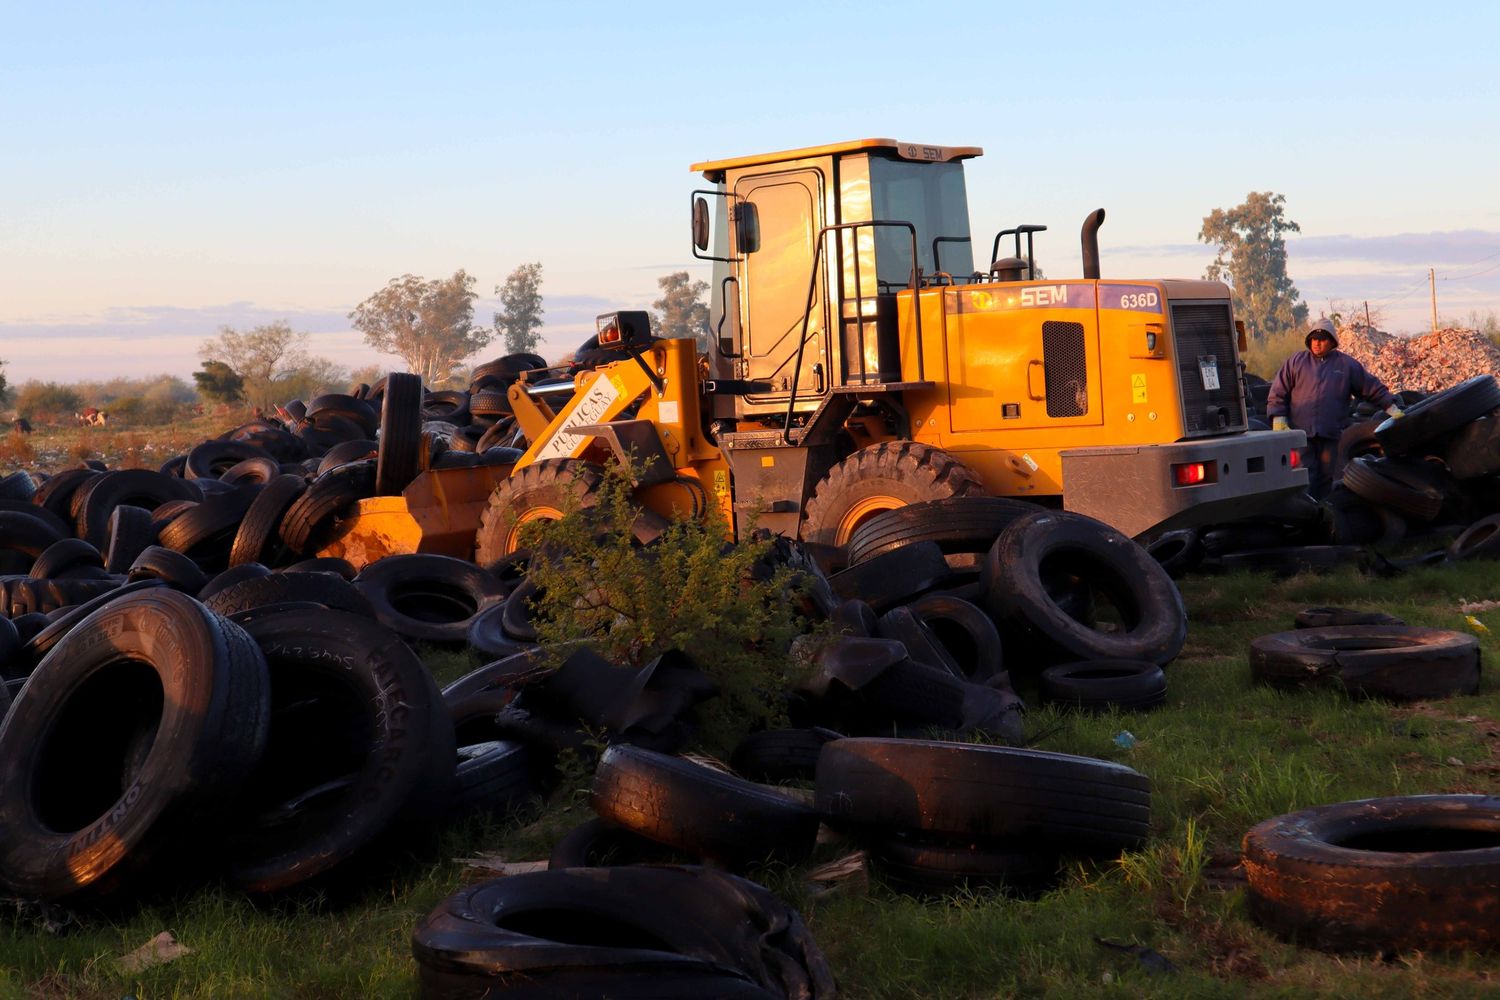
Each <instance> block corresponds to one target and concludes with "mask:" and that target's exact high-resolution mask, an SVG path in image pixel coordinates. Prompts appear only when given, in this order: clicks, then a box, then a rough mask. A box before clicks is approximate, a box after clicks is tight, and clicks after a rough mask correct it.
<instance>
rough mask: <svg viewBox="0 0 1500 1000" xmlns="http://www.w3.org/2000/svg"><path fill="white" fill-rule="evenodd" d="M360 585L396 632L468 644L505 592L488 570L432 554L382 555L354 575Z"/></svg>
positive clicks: (423, 639) (408, 636) (426, 639)
mask: <svg viewBox="0 0 1500 1000" xmlns="http://www.w3.org/2000/svg"><path fill="white" fill-rule="evenodd" d="M354 586H355V587H356V588H357V589H358V590H359V592H360V593H362V594H364V595H365V598H366V599H367V600H368V601H369V602H370V606H371V607H373V608H374V609H375V618H376V620H378V621H379V622H380V624H382V625H384V626H385V627H386V628H388V629H390V630H391V631H392V632H395V633H396V634H397V635H399V636H401V637H402V638H404V639H414V640H417V641H420V642H432V643H445V644H450V645H463V644H464V641H465V638H466V636H467V635H468V632H469V625H470V623H472V622H473V620H474V618H475V616H477V615H478V614H479V612H480V611H482V610H484V608H485V607H487V606H488V605H490V604H492V603H494V602H497V601H499V600H500V599H501V598H502V597H503V596H504V594H505V589H504V587H503V586H502V585H501V583H500V581H499V580H498V579H496V578H495V576H494V575H493V574H491V573H490V572H489V571H487V570H485V569H484V568H482V567H480V566H476V565H474V564H473V563H471V562H469V561H468V560H467V559H455V558H454V557H452V556H444V555H438V554H436V553H432V552H421V553H417V552H412V553H398V554H396V555H389V556H385V557H384V558H382V559H377V560H376V561H375V562H372V563H370V564H369V565H368V566H366V567H365V568H364V569H363V570H361V571H360V573H359V575H358V576H357V577H355V578H354Z"/></svg>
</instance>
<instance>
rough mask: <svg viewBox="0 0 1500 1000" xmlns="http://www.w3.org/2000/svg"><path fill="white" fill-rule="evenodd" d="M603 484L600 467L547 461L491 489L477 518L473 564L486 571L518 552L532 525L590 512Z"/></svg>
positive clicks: (577, 462)
mask: <svg viewBox="0 0 1500 1000" xmlns="http://www.w3.org/2000/svg"><path fill="white" fill-rule="evenodd" d="M603 482H604V471H603V470H602V469H601V468H600V467H599V466H597V465H594V464H593V463H591V462H583V461H579V460H577V459H571V458H552V459H546V460H544V461H541V462H535V463H533V464H531V465H528V466H526V467H525V468H523V469H521V470H520V471H518V472H516V473H515V474H513V475H512V476H510V478H508V479H507V480H505V482H503V483H501V484H500V485H499V486H497V487H495V492H494V493H492V494H490V501H489V505H488V506H487V507H486V508H485V510H484V512H483V513H482V514H481V515H480V519H479V531H478V533H477V534H476V535H475V536H474V544H475V560H474V561H475V562H477V563H479V565H481V566H489V565H491V564H492V563H495V562H498V561H500V560H501V559H504V558H505V557H506V556H509V555H511V554H513V553H515V552H517V551H519V550H520V549H521V548H522V547H523V546H522V544H521V541H522V539H521V534H522V532H523V530H524V528H525V525H526V524H528V523H529V522H531V521H536V520H556V519H558V518H561V517H562V516H563V515H564V514H565V513H566V512H568V511H569V510H591V509H593V508H594V507H595V506H596V505H597V504H598V502H599V490H600V487H601V486H602V485H603Z"/></svg>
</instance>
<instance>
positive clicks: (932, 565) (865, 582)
mask: <svg viewBox="0 0 1500 1000" xmlns="http://www.w3.org/2000/svg"><path fill="white" fill-rule="evenodd" d="M951 575H952V571H951V570H950V569H949V568H948V560H946V559H944V558H943V550H942V549H941V548H939V547H938V544H937V543H936V542H913V543H912V544H910V545H906V546H902V547H901V548H899V549H893V550H892V551H890V552H885V553H882V554H880V555H877V556H871V557H870V558H869V559H866V560H865V561H864V562H862V563H860V564H859V565H858V566H850V567H849V568H848V569H846V570H843V571H842V572H838V573H835V574H833V575H832V576H830V577H829V578H828V584H829V586H831V587H832V588H833V592H834V595H835V596H836V597H838V599H839V600H845V601H847V600H850V599H852V598H858V599H859V600H862V601H864V602H865V603H867V604H869V605H870V607H872V608H874V609H875V610H876V611H885V610H888V609H890V608H893V607H895V606H896V605H898V604H903V603H905V602H906V601H909V600H911V599H912V598H914V597H916V596H918V595H919V594H922V593H923V592H925V591H928V590H931V589H932V588H933V587H936V586H937V585H939V584H940V583H942V582H943V581H944V580H946V579H948V577H949V576H951Z"/></svg>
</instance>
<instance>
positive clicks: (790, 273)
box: [734, 169, 829, 410]
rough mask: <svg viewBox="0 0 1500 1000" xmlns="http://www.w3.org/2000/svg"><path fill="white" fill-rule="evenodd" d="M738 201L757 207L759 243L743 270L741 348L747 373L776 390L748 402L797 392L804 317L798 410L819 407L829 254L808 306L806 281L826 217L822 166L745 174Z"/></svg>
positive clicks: (779, 399) (824, 382)
mask: <svg viewBox="0 0 1500 1000" xmlns="http://www.w3.org/2000/svg"><path fill="white" fill-rule="evenodd" d="M734 194H735V198H736V200H739V201H744V202H747V203H749V204H751V205H753V206H754V208H755V216H756V219H757V222H758V225H759V229H760V244H759V246H758V247H757V248H756V249H755V250H753V251H751V252H749V253H747V254H746V255H745V258H744V263H743V267H742V270H741V276H742V288H741V291H740V294H741V308H742V315H743V319H742V324H741V327H742V328H741V337H742V340H741V345H742V346H741V352H742V357H743V364H742V371H743V372H744V377H745V378H748V379H750V380H751V381H756V382H769V383H770V384H771V385H772V387H773V388H772V391H771V392H770V393H769V394H767V395H763V396H752V397H748V398H747V399H746V402H747V403H748V404H750V405H751V406H752V407H753V406H756V405H758V404H778V403H779V404H780V405H782V406H785V405H786V402H787V400H788V399H789V398H790V396H791V390H792V384H793V381H794V378H793V376H794V367H795V365H796V359H797V346H798V342H799V341H800V340H801V338H802V330H803V321H804V317H805V318H806V322H807V344H806V347H804V348H803V351H802V367H801V371H800V374H797V377H796V378H795V382H796V387H797V400H798V406H797V408H798V409H799V410H801V409H803V408H804V407H803V405H802V403H803V401H804V400H805V401H807V407H806V408H808V409H811V408H813V407H816V406H817V404H818V402H819V400H820V398H821V397H822V396H823V395H825V394H826V393H827V391H828V382H829V379H828V374H827V373H828V322H827V315H826V314H827V306H826V295H825V279H824V275H823V274H822V273H821V272H823V271H825V270H826V258H822V260H823V263H820V264H819V267H818V270H819V272H820V273H819V274H818V275H816V279H815V283H814V285H813V294H812V305H811V308H810V309H809V307H808V285H809V282H810V281H813V280H814V275H813V260H814V257H815V256H816V255H817V253H816V252H817V238H818V233H819V232H820V231H821V230H822V228H823V225H824V222H823V219H824V211H823V205H824V177H823V172H822V171H820V170H816V169H800V170H789V171H781V172H777V173H772V174H761V175H755V176H749V177H741V178H740V179H739V180H738V181H736V182H735V185H734Z"/></svg>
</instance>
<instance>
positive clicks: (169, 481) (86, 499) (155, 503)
mask: <svg viewBox="0 0 1500 1000" xmlns="http://www.w3.org/2000/svg"><path fill="white" fill-rule="evenodd" d="M202 499H203V491H202V490H201V489H199V488H198V487H197V486H195V485H194V484H193V483H191V482H189V481H187V480H185V479H173V478H172V477H171V476H164V475H162V474H161V473H160V472H153V471H152V470H150V469H124V470H120V471H117V472H106V473H103V474H102V475H100V476H98V477H96V478H94V479H90V480H89V481H88V482H87V483H85V484H84V485H83V487H82V488H80V489H79V491H78V493H75V494H74V500H75V501H76V502H77V503H78V512H77V515H76V518H75V524H76V527H77V532H78V537H79V538H83V539H86V540H88V541H90V542H92V543H93V544H94V546H95V547H96V548H103V547H104V545H105V544H106V543H107V541H108V535H109V515H110V512H111V511H113V510H114V509H115V508H116V507H118V506H119V505H120V504H130V505H131V506H133V507H146V508H148V509H149V508H153V507H159V506H160V505H162V504H164V503H166V502H167V501H168V500H202Z"/></svg>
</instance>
